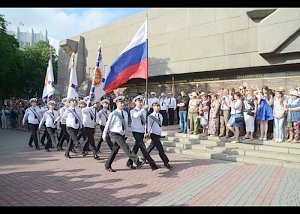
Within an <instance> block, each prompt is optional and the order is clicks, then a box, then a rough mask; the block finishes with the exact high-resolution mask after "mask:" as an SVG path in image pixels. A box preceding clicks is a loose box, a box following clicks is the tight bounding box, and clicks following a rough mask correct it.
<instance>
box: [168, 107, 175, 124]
mask: <svg viewBox="0 0 300 214" xmlns="http://www.w3.org/2000/svg"><path fill="white" fill-rule="evenodd" d="M174 113H175V112H174V109H173V108H169V109H168V114H169V125H174Z"/></svg>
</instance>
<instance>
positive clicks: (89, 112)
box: [81, 107, 99, 128]
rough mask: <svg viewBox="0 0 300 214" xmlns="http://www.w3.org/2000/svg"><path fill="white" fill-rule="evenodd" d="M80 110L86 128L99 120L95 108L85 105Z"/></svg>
mask: <svg viewBox="0 0 300 214" xmlns="http://www.w3.org/2000/svg"><path fill="white" fill-rule="evenodd" d="M81 111H82V120H83V126H84V127H87V128H95V125H96V124H97V123H98V122H99V117H98V113H97V111H95V108H93V107H85V108H83V109H82V110H81ZM95 118H96V119H95Z"/></svg>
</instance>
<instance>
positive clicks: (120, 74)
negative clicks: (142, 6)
mask: <svg viewBox="0 0 300 214" xmlns="http://www.w3.org/2000/svg"><path fill="white" fill-rule="evenodd" d="M147 53H148V40H147V20H146V21H145V22H144V24H143V25H142V26H141V27H140V29H139V30H138V32H137V33H136V34H135V36H134V37H133V39H132V40H131V42H130V43H129V45H128V46H127V47H126V48H125V49H124V50H123V51H122V52H121V54H120V55H119V57H118V58H117V60H116V61H115V62H114V63H113V64H112V65H111V66H110V71H109V74H108V75H107V77H106V80H105V83H104V90H105V92H106V93H109V92H111V91H113V90H114V89H117V88H119V87H120V85H122V84H124V83H126V82H127V81H128V80H130V79H133V78H142V79H147V78H148V56H147Z"/></svg>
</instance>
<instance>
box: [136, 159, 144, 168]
mask: <svg viewBox="0 0 300 214" xmlns="http://www.w3.org/2000/svg"><path fill="white" fill-rule="evenodd" d="M143 165H144V164H143V162H140V161H139V160H138V162H137V163H136V168H137V169H139V168H141V167H142V166H143Z"/></svg>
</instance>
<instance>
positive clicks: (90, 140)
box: [82, 127, 97, 156]
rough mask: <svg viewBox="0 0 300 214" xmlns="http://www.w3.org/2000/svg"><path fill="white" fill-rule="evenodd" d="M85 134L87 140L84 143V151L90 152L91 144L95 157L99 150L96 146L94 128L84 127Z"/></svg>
mask: <svg viewBox="0 0 300 214" xmlns="http://www.w3.org/2000/svg"><path fill="white" fill-rule="evenodd" d="M83 130H84V134H85V136H86V140H85V141H84V145H83V149H82V151H88V150H89V144H90V145H91V146H92V150H93V154H94V156H95V155H96V154H97V149H96V146H95V138H94V131H95V130H94V128H89V127H84V128H83Z"/></svg>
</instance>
